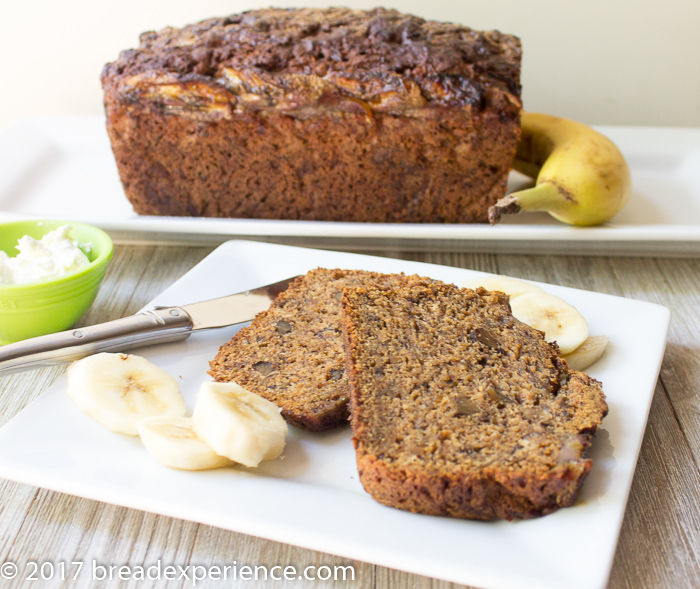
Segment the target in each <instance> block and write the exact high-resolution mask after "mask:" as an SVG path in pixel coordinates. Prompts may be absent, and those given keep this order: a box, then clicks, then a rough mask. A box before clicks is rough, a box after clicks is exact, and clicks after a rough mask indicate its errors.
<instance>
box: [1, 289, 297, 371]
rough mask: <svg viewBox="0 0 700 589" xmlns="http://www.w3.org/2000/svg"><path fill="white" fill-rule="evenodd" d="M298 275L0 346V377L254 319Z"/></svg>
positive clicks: (170, 339)
mask: <svg viewBox="0 0 700 589" xmlns="http://www.w3.org/2000/svg"><path fill="white" fill-rule="evenodd" d="M296 278H297V277H296V276H293V277H292V278H287V279H285V280H281V281H279V282H275V283H273V284H267V285H265V286H261V287H259V288H254V289H252V290H247V291H244V292H239V293H236V294H232V295H228V296H224V297H219V298H216V299H210V300H208V301H201V302H197V303H191V304H187V305H180V306H177V307H155V308H154V309H149V310H147V311H143V312H141V313H137V314H136V315H131V316H129V317H123V318H122V319H115V320H114V321H107V322H106V323H100V324H97V325H91V326H88V327H79V328H76V329H69V330H67V331H61V332H58V333H52V334H49V335H42V336H39V337H35V338H30V339H26V340H22V341H19V342H16V343H12V344H7V345H4V346H1V347H0V377H2V376H5V375H8V374H11V373H14V372H21V371H24V370H32V369H34V368H39V367H42V366H53V365H56V364H65V363H67V362H73V361H75V360H79V359H80V358H84V357H85V356H89V355H91V354H96V353H98V352H124V351H126V350H131V349H134V348H138V347H143V346H147V345H152V344H160V343H165V342H172V341H178V340H183V339H186V338H188V337H189V336H190V335H191V334H192V333H194V332H197V331H204V330H208V329H217V328H220V327H226V326H229V325H236V324H238V323H244V322H246V321H250V320H251V319H253V318H254V317H255V315H257V314H258V313H260V312H261V311H264V310H265V309H267V308H269V307H270V305H271V304H272V301H274V300H275V298H277V295H279V294H280V293H281V292H283V291H284V290H286V289H287V287H288V286H289V285H290V284H291V283H292V281H294V280H295V279H296Z"/></svg>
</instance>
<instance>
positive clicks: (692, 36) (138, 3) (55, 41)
mask: <svg viewBox="0 0 700 589" xmlns="http://www.w3.org/2000/svg"><path fill="white" fill-rule="evenodd" d="M302 4H303V5H305V6H328V3H327V2H316V1H313V0H306V1H305V2H303V3H300V2H271V1H270V0H265V1H257V0H247V1H245V2H241V1H237V0H228V1H224V0H118V1H116V0H106V1H105V0H60V1H56V0H35V1H33V2H10V1H9V0H4V2H3V4H2V6H3V8H1V9H0V56H2V57H1V58H0V63H2V78H1V80H2V81H1V82H0V83H1V84H2V90H1V91H0V129H2V128H4V127H6V126H7V124H9V123H10V122H12V121H13V120H15V119H17V118H20V117H24V116H31V115H35V114H100V113H101V112H102V102H101V101H102V92H101V88H100V84H99V74H100V70H101V68H102V65H103V64H104V63H105V62H107V61H110V60H112V59H114V58H116V56H117V55H118V53H119V51H120V50H121V49H126V48H130V47H134V46H135V45H136V44H137V43H138V35H139V33H141V32H142V31H146V30H153V29H159V28H162V27H164V26H166V25H172V26H180V25H184V24H187V23H188V22H194V21H198V20H203V19H204V18H207V17H211V16H223V15H226V14H230V13H233V12H238V11H241V10H246V9H249V8H256V7H263V6H270V5H275V6H295V5H296V6H299V5H302ZM339 4H342V5H346V6H352V7H359V8H371V7H374V6H377V5H383V6H387V7H394V8H398V9H400V10H403V11H405V12H410V13H413V14H416V15H419V16H422V17H425V18H432V19H437V20H449V21H456V22H460V23H463V24H466V25H468V26H471V27H472V28H476V29H499V30H501V31H503V32H507V33H512V34H516V35H518V36H519V37H520V38H521V40H522V43H523V47H524V61H523V74H522V82H523V100H524V103H525V107H526V108H527V109H528V110H531V111H541V112H549V113H552V114H558V115H562V116H568V117H571V118H575V119H578V120H581V121H584V122H586V123H590V124H612V125H654V126H693V127H700V33H699V32H698V23H700V1H698V0H586V1H580V0H507V1H506V0H490V1H489V0H479V1H474V0H422V1H419V0H395V1H388V0H387V1H384V2H381V1H379V2H377V1H365V0H354V1H353V0H346V1H345V2H339Z"/></svg>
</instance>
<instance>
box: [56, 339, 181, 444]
mask: <svg viewBox="0 0 700 589" xmlns="http://www.w3.org/2000/svg"><path fill="white" fill-rule="evenodd" d="M67 376H68V396H69V397H70V398H71V399H73V401H75V403H76V404H77V405H78V407H79V408H80V409H81V410H82V411H84V412H85V413H87V414H88V415H89V416H90V417H92V418H93V419H95V420H96V421H97V422H99V423H100V424H102V425H103V426H104V427H106V428H107V429H109V430H112V431H115V432H119V433H122V434H128V435H131V436H136V435H138V431H137V429H136V422H137V421H139V420H140V419H143V418H144V417H148V416H151V415H170V416H182V415H184V414H185V412H186V410H187V408H186V406H185V400H184V399H183V397H182V395H181V394H180V387H179V386H178V384H177V381H176V380H175V379H174V378H173V377H172V376H170V375H169V374H168V373H167V372H165V371H163V370H161V369H160V368H158V367H157V366H156V365H155V364H153V363H151V362H149V361H148V360H146V359H145V358H142V357H141V356H132V355H130V354H110V353H107V352H103V353H101V354H95V355H94V356H88V357H87V358H83V359H82V360H78V361H77V362H74V363H73V364H71V365H70V366H69V368H68V371H67Z"/></svg>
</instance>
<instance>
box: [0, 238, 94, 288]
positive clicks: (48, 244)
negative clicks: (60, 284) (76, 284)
mask: <svg viewBox="0 0 700 589" xmlns="http://www.w3.org/2000/svg"><path fill="white" fill-rule="evenodd" d="M69 232H70V227H69V226H68V225H64V226H62V227H59V228H58V229H56V230H55V231H50V232H49V233H47V234H46V235H44V236H43V237H42V238H41V239H40V240H36V239H34V238H33V237H30V236H29V235H25V236H24V237H22V238H20V239H19V241H18V243H17V245H16V246H15V247H16V248H17V249H18V250H19V254H17V255H16V256H15V257H13V258H11V257H10V256H8V255H7V253H5V252H4V251H0V284H26V283H29V282H39V281H43V280H50V279H52V278H58V277H60V276H64V275H65V274H69V273H70V272H74V271H76V270H79V269H80V268H84V267H85V266H88V265H89V264H90V260H88V257H87V256H86V255H85V254H84V253H83V251H82V250H81V249H80V248H79V247H78V246H77V245H76V244H75V242H74V241H72V240H71V239H70V238H69V237H68V233H69Z"/></svg>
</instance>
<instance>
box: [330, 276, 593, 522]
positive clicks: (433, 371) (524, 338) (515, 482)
mask: <svg viewBox="0 0 700 589" xmlns="http://www.w3.org/2000/svg"><path fill="white" fill-rule="evenodd" d="M342 311H343V322H342V324H343V331H344V337H345V346H346V350H347V372H348V377H349V380H350V405H351V407H352V415H351V421H352V428H353V443H354V444H355V448H356V453H357V465H358V469H359V473H360V480H361V482H362V484H363V486H364V488H365V489H366V490H367V492H368V493H370V494H371V495H372V496H373V497H374V498H375V499H376V500H377V501H379V502H380V503H383V504H385V505H389V506H392V507H397V508H400V509H405V510H408V511H412V512H419V513H425V514H433V515H446V516H452V517H459V518H469V519H479V520H491V519H498V518H504V519H514V518H531V517H536V516H540V515H545V514H548V513H550V512H552V511H554V510H556V509H558V508H560V507H565V506H570V505H571V504H572V503H573V502H574V499H575V497H576V494H577V491H578V490H579V488H580V486H581V484H582V483H583V480H584V478H585V477H586V475H587V474H588V472H589V470H590V468H591V464H592V462H591V460H590V459H588V458H586V456H585V450H586V448H587V447H588V446H589V444H590V441H591V437H592V435H593V434H594V432H595V431H596V429H597V427H598V425H599V424H600V422H601V420H602V419H603V417H604V416H605V415H606V413H607V404H606V402H605V397H604V395H603V392H602V389H601V386H600V383H599V382H597V381H595V380H594V379H592V378H590V377H589V376H587V375H586V374H583V373H580V372H574V371H569V370H568V369H567V367H566V363H565V362H564V361H563V360H562V359H561V357H560V356H559V353H558V350H557V347H556V344H548V343H547V342H545V340H544V337H543V334H542V333H541V332H540V331H537V330H535V329H533V328H531V327H529V326H527V325H525V324H523V323H521V322H519V321H518V320H517V319H515V318H514V317H513V316H512V314H511V312H510V307H509V305H508V299H507V297H506V296H505V295H503V294H502V293H496V292H489V291H486V290H484V289H481V288H480V289H478V290H477V291H473V290H470V289H459V288H457V287H455V286H452V285H444V284H434V285H405V286H401V287H399V288H393V289H381V288H354V289H346V290H345V291H344V293H343V298H342Z"/></svg>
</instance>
